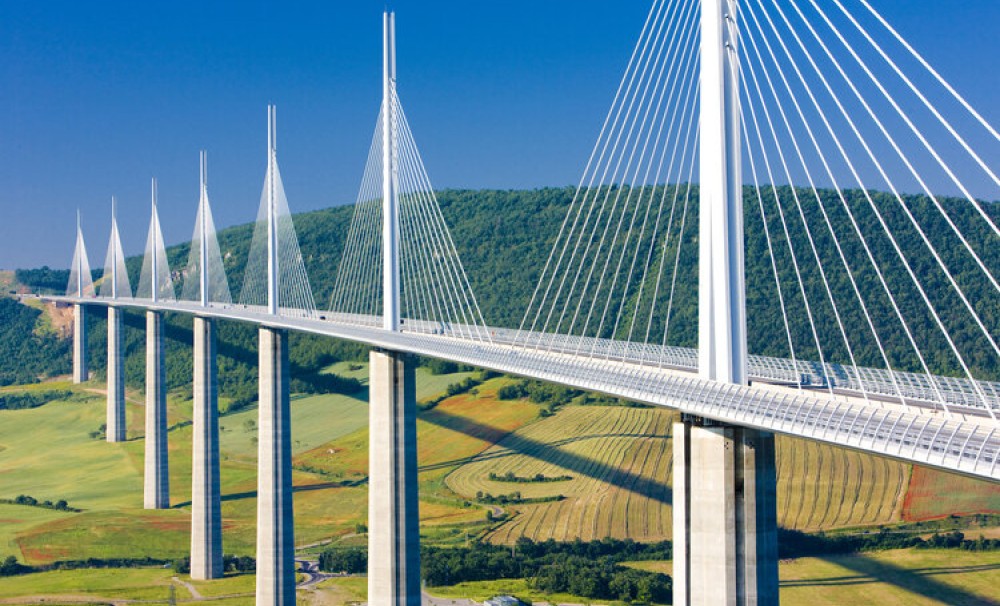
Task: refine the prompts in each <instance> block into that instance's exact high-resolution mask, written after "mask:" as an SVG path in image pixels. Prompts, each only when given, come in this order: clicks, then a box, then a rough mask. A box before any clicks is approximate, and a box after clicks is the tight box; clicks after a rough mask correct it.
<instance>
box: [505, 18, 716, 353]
mask: <svg viewBox="0 0 1000 606" xmlns="http://www.w3.org/2000/svg"><path fill="white" fill-rule="evenodd" d="M698 9H699V4H698V3H697V2H674V1H660V0H658V1H657V2H655V3H654V4H653V7H652V8H651V9H650V12H649V15H648V17H647V19H646V22H645V24H644V26H643V29H642V32H641V34H640V37H639V40H638V42H637V43H636V46H635V49H634V50H633V52H632V56H631V58H630V60H629V63H628V66H627V67H626V69H625V74H624V75H623V77H622V80H621V83H620V84H619V86H618V90H617V92H616V93H615V97H614V100H613V102H612V105H611V108H610V109H609V111H608V114H607V116H606V117H605V120H604V124H603V125H602V127H601V130H600V133H599V135H598V138H597V142H596V144H595V145H594V149H593V151H592V152H591V155H590V159H589V160H588V162H587V166H586V168H585V169H584V172H583V176H582V177H581V179H580V185H579V187H578V188H577V190H576V194H575V196H574V198H573V200H572V202H571V204H570V207H569V209H568V211H567V214H566V217H565V220H564V221H563V224H562V226H561V228H560V230H559V233H558V235H557V238H556V241H555V244H554V246H553V248H552V251H551V253H550V255H549V258H548V260H547V262H546V264H545V267H544V269H543V271H542V274H541V277H540V279H539V281H538V285H537V287H536V289H535V292H534V294H533V296H532V299H531V301H530V303H529V305H528V309H527V311H526V313H525V316H524V319H523V321H522V323H521V326H520V330H519V331H518V334H517V337H516V340H517V342H519V343H522V344H524V345H527V346H531V347H538V348H543V349H558V350H560V351H568V352H573V353H576V354H580V355H593V356H626V355H628V354H627V352H626V349H625V348H624V347H622V348H617V349H616V348H608V347H607V343H603V342H602V341H603V340H606V339H611V340H615V341H621V342H624V343H638V344H640V346H641V348H642V349H644V350H649V351H653V352H660V353H661V354H663V353H664V352H665V351H666V350H665V349H664V348H663V346H664V345H666V344H667V343H668V341H679V342H681V343H685V344H689V343H690V341H691V337H692V335H694V332H693V330H694V328H693V327H695V326H697V320H696V317H694V316H693V315H691V314H692V311H691V310H693V309H694V310H696V304H695V301H696V299H695V296H696V293H695V292H694V291H693V288H692V286H693V284H694V281H695V278H696V270H695V267H694V258H695V257H693V256H692V255H694V254H696V250H693V249H691V247H690V241H691V240H692V233H691V230H692V228H696V227H697V221H696V217H695V215H694V213H695V212H696V211H697V208H696V203H697V193H698V192H697V187H696V186H693V185H692V181H693V179H694V172H695V167H696V164H697V156H698V132H699V131H698V111H697V108H698V83H699V80H698V73H699V59H700V55H699V41H700V35H699V18H700V11H699V10H698ZM695 313H696V312H695ZM672 331H673V332H672ZM672 336H673V337H676V339H670V337H672ZM611 352H614V353H611ZM647 357H648V356H647ZM653 357H654V358H656V357H657V354H655V353H654V354H653ZM661 357H662V356H661ZM662 361H663V360H661V362H662Z"/></svg>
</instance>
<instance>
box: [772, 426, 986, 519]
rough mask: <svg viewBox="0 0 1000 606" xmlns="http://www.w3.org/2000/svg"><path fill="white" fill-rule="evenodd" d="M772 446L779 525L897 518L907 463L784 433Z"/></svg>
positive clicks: (904, 484)
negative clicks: (776, 472) (775, 467)
mask: <svg viewBox="0 0 1000 606" xmlns="http://www.w3.org/2000/svg"><path fill="white" fill-rule="evenodd" d="M775 450H776V455H775V456H776V460H777V466H778V524H780V525H781V526H784V527H785V528H794V529H797V530H806V531H815V530H826V529H832V528H843V527H851V526H865V525H876V524H887V523H890V522H897V521H899V520H900V519H901V514H902V507H903V498H904V496H905V495H906V487H907V481H908V479H909V470H910V466H909V465H907V464H905V463H900V462H898V461H892V460H890V459H886V458H884V457H876V456H873V455H868V454H863V453H859V452H855V451H853V450H847V449H844V448H834V447H833V446H830V445H828V444H820V443H818V442H811V441H807V440H799V439H796V438H790V437H787V436H780V437H779V438H778V439H777V441H776V445H775ZM980 483H981V484H984V483H983V482H980Z"/></svg>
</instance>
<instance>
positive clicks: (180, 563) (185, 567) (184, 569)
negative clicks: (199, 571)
mask: <svg viewBox="0 0 1000 606" xmlns="http://www.w3.org/2000/svg"><path fill="white" fill-rule="evenodd" d="M172 568H173V569H174V572H176V573H177V574H189V573H190V572H191V558H190V557H189V556H184V557H183V558H177V559H176V560H174V563H173V566H172Z"/></svg>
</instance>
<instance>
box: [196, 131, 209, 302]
mask: <svg viewBox="0 0 1000 606" xmlns="http://www.w3.org/2000/svg"><path fill="white" fill-rule="evenodd" d="M199 160H200V162H199V166H200V169H201V170H200V171H199V172H200V175H199V182H200V184H201V186H200V187H201V199H200V204H201V212H200V213H199V217H200V219H201V220H200V221H199V222H198V235H199V237H200V238H201V246H200V247H199V248H198V256H199V258H198V267H199V269H200V271H199V273H200V275H199V276H198V278H199V280H200V282H201V284H200V286H201V304H202V306H207V305H208V153H207V152H205V151H204V150H202V152H201V155H200V158H199Z"/></svg>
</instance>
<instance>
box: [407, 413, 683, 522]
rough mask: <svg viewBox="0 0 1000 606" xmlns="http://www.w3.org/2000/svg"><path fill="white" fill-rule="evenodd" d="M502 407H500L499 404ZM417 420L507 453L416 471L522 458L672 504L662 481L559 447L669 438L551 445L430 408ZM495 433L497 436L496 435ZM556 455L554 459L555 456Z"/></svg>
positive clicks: (576, 439)
mask: <svg viewBox="0 0 1000 606" xmlns="http://www.w3.org/2000/svg"><path fill="white" fill-rule="evenodd" d="M501 405H502V404H501ZM419 418H420V420H422V421H425V422H427V423H431V424H433V425H437V426H439V427H442V428H445V429H450V430H452V431H458V432H460V433H464V434H465V435H467V436H470V437H474V438H477V439H483V438H484V436H489V437H492V438H494V439H493V440H491V441H493V442H494V443H495V444H496V445H498V446H502V447H504V448H507V449H509V451H510V452H505V453H480V454H478V455H473V456H471V457H464V458H461V459H454V460H451V461H442V462H440V463H434V464H432V465H424V466H421V467H420V468H419V469H418V471H430V470H433V469H441V468H445V467H452V466H456V465H461V464H463V463H469V462H471V461H474V460H475V461H482V460H490V459H499V458H503V457H509V456H514V455H519V454H520V455H526V456H530V457H533V458H536V459H538V460H540V461H544V462H546V463H552V464H554V465H559V466H560V467H563V468H565V469H567V470H569V471H571V472H573V473H576V474H578V475H581V476H586V477H589V478H593V479H595V480H600V481H602V482H607V483H608V484H611V485H612V486H615V487H617V488H621V489H623V490H627V491H630V492H633V493H635V494H640V495H642V496H645V497H648V498H650V499H653V500H655V501H658V502H660V503H663V504H664V505H672V504H673V491H672V489H671V487H670V486H669V485H667V483H666V478H664V480H663V481H662V482H658V481H655V480H653V479H650V478H647V477H644V476H641V475H638V474H635V473H632V472H629V471H624V470H622V469H619V468H617V467H614V466H612V465H608V464H607V463H603V462H601V461H598V460H596V459H592V458H590V457H586V456H583V455H581V454H577V453H574V452H569V451H566V450H562V449H560V447H561V446H565V445H567V444H571V443H574V442H579V441H582V440H591V439H600V438H654V437H656V438H664V439H666V438H669V437H670V435H669V434H667V435H656V434H648V433H625V432H623V433H601V434H596V433H595V434H587V435H583V436H578V437H574V438H567V439H564V440H557V441H554V442H539V441H538V440H534V439H532V438H528V437H525V436H523V435H519V434H517V433H514V432H509V433H506V432H503V431H502V430H498V429H497V428H495V427H490V426H488V425H482V424H480V423H476V422H475V421H473V420H471V419H469V418H467V417H459V416H457V415H453V414H451V413H448V412H446V411H443V410H440V409H438V408H435V409H432V410H430V411H428V412H425V413H423V414H421V415H420V417H419ZM498 434H499V435H498ZM556 454H558V457H557V456H555V455H556Z"/></svg>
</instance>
